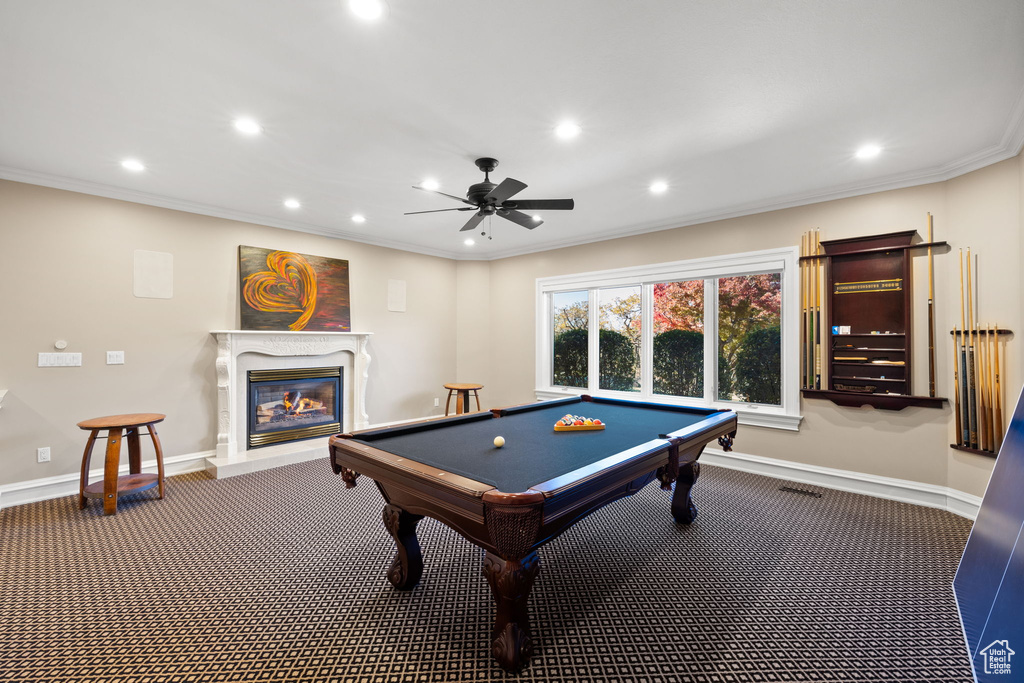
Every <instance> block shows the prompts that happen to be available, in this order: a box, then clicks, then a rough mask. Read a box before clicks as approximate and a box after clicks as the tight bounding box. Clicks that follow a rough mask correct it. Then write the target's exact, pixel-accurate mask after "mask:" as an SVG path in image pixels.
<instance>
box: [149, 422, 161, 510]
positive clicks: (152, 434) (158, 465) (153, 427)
mask: <svg viewBox="0 0 1024 683" xmlns="http://www.w3.org/2000/svg"><path fill="white" fill-rule="evenodd" d="M146 426H147V427H149V437H150V438H151V439H153V450H154V451H156V481H157V490H158V491H160V500H163V498H164V449H163V448H161V447H160V437H159V436H157V433H156V425H153V424H148V425H146Z"/></svg>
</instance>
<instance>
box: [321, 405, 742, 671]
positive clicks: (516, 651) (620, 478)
mask: <svg viewBox="0 0 1024 683" xmlns="http://www.w3.org/2000/svg"><path fill="white" fill-rule="evenodd" d="M566 414H573V415H582V416H585V417H588V418H599V419H600V420H602V421H603V422H604V423H605V425H606V428H605V429H604V430H600V431H597V430H595V431H579V432H566V431H555V429H554V425H555V422H557V421H558V419H559V418H561V417H562V416H563V415H566ZM735 434H736V413H734V412H733V411H731V410H711V409H702V408H685V407H678V406H667V405H661V404H655V403H642V402H637V401H627V400H618V399H606V398H592V397H590V396H582V397H572V398H566V399H557V400H554V401H543V402H538V403H531V404H527V405H522V406H514V407H511V408H500V409H494V410H491V411H484V412H478V413H470V414H464V415H460V416H455V417H448V418H440V419H435V420H427V421H423V422H415V423H410V424H406V425H399V426H396V427H389V428H385V429H376V430H364V431H360V432H356V433H353V434H339V435H336V436H332V437H331V439H330V458H331V467H332V468H333V469H334V472H335V473H336V474H340V475H341V477H342V479H343V481H344V483H345V485H346V486H347V487H348V488H351V487H353V486H355V485H356V478H357V477H358V476H359V475H363V476H365V477H369V478H370V479H373V480H374V482H376V484H377V488H379V489H380V492H381V494H382V495H383V496H384V501H385V503H386V504H385V506H384V526H385V527H386V528H387V530H388V532H389V533H390V534H391V536H392V537H393V538H394V539H395V544H396V546H397V554H396V556H395V558H394V560H393V561H392V563H391V567H390V568H389V569H388V572H387V578H388V580H389V581H390V582H391V584H392V585H394V586H395V587H396V588H398V589H401V590H410V589H412V588H413V587H414V586H415V585H416V584H417V583H418V582H419V580H420V576H421V575H422V572H423V559H422V556H421V554H420V547H419V541H418V540H417V539H416V524H417V523H418V522H419V521H420V520H421V519H423V517H432V518H434V519H436V520H438V521H440V522H442V523H444V524H446V525H448V526H449V527H451V528H452V529H454V530H455V531H457V532H458V533H459V534H461V535H462V536H464V537H465V538H466V539H467V540H469V541H470V542H471V543H475V544H476V545H478V546H480V547H481V548H483V549H484V550H486V554H485V556H484V566H483V573H484V576H485V577H486V579H487V582H488V583H489V584H490V587H491V592H492V594H493V595H494V600H495V602H496V604H497V616H496V619H495V623H494V628H493V630H492V632H491V654H492V655H493V656H494V658H495V659H496V660H497V661H498V663H499V664H500V665H501V666H502V667H503V668H505V669H507V670H509V671H518V670H519V669H521V668H522V667H523V666H524V665H525V664H526V663H527V662H528V661H529V658H530V656H531V654H532V652H533V642H532V639H531V636H530V623H529V618H528V615H527V599H528V597H529V593H530V589H531V587H532V586H533V583H534V580H535V579H536V578H537V573H538V571H539V569H540V564H539V559H538V556H537V548H539V547H540V546H542V545H543V544H545V543H547V542H548V541H550V540H552V539H554V538H556V537H557V536H558V535H559V534H561V533H562V532H564V531H565V530H566V529H568V528H570V527H571V526H572V525H573V524H575V523H576V522H577V521H579V520H580V519H582V518H583V517H585V516H587V515H589V514H590V513H591V512H594V511H595V510H597V509H598V508H600V507H602V506H604V505H607V504H608V503H610V502H612V501H614V500H617V499H619V498H622V497H624V496H630V495H633V494H635V493H636V492H637V491H639V490H640V489H641V488H642V487H643V486H644V485H646V484H647V483H649V482H650V481H651V480H652V479H654V478H657V479H658V480H659V481H660V482H661V487H662V488H663V489H665V490H671V489H672V484H673V483H675V493H674V494H673V495H672V505H671V509H672V514H673V516H674V517H675V519H676V521H677V522H680V523H683V524H689V523H690V522H692V521H693V520H694V518H695V517H696V515H697V508H696V507H695V506H694V504H693V502H692V500H691V499H690V489H691V488H692V487H693V485H694V483H695V482H696V480H697V476H698V474H699V473H700V467H699V465H698V463H697V458H698V457H700V454H701V452H702V451H703V450H704V446H705V445H706V444H707V443H708V442H710V441H712V440H714V439H718V441H719V443H720V444H721V445H722V446H723V448H725V449H726V450H729V449H730V447H731V445H732V439H733V437H734V436H735ZM496 436H502V437H504V439H505V445H504V446H503V447H501V448H498V447H496V446H495V445H494V438H495V437H496ZM611 531H612V532H613V533H625V532H626V531H627V530H625V529H614V530H611Z"/></svg>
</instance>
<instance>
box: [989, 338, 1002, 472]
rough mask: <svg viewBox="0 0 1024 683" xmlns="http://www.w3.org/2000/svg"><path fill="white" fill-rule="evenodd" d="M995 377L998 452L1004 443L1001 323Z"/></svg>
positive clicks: (993, 384)
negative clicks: (1000, 364) (1000, 366)
mask: <svg viewBox="0 0 1024 683" xmlns="http://www.w3.org/2000/svg"><path fill="white" fill-rule="evenodd" d="M994 341H995V346H996V348H995V351H996V352H995V361H996V363H995V368H994V369H993V371H994V373H995V379H994V380H993V382H992V388H993V391H994V392H995V395H996V452H997V453H998V452H999V448H1000V446H1002V445H1003V395H1002V389H1001V388H1000V386H999V325H998V324H997V325H996V335H995V339H994Z"/></svg>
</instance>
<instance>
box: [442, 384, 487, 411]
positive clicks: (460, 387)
mask: <svg viewBox="0 0 1024 683" xmlns="http://www.w3.org/2000/svg"><path fill="white" fill-rule="evenodd" d="M444 388H445V389H447V390H448V398H447V399H446V400H445V402H444V414H445V416H447V415H448V406H449V405H451V402H452V394H455V395H456V397H457V398H456V400H455V414H456V415H458V414H459V413H466V412H469V395H470V393H472V394H473V396H475V397H476V409H477V410H480V394H478V393H476V392H477V391H479V390H480V389H483V388H484V385H483V384H445V385H444Z"/></svg>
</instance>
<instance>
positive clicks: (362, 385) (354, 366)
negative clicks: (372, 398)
mask: <svg viewBox="0 0 1024 683" xmlns="http://www.w3.org/2000/svg"><path fill="white" fill-rule="evenodd" d="M211 334H212V335H213V336H214V337H216V338H217V455H216V457H214V458H207V460H206V470H207V472H209V473H210V474H212V475H213V476H214V477H216V478H218V479H222V478H224V477H231V476H234V475H237V474H245V473H246V472H255V471H257V470H262V469H267V468H270V467H279V466H281V465H288V464H291V463H295V462H302V461H305V460H313V459H315V458H319V457H323V458H327V455H328V453H327V441H328V439H329V438H330V437H326V436H325V437H320V438H317V439H307V440H305V441H292V442H289V443H283V444H275V445H273V446H264V447H262V448H254V449H247V448H246V444H247V433H246V429H247V420H248V412H247V411H248V381H249V380H248V372H249V371H250V370H276V369H284V368H319V367H340V368H342V387H341V397H342V416H341V420H342V430H343V431H346V432H348V431H352V430H355V429H364V428H366V427H367V426H369V424H370V419H369V416H368V415H367V414H366V381H367V377H368V374H369V369H370V354H369V353H367V351H366V345H367V342H368V341H369V338H370V333H360V332H263V331H256V330H214V331H213V332H211Z"/></svg>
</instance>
